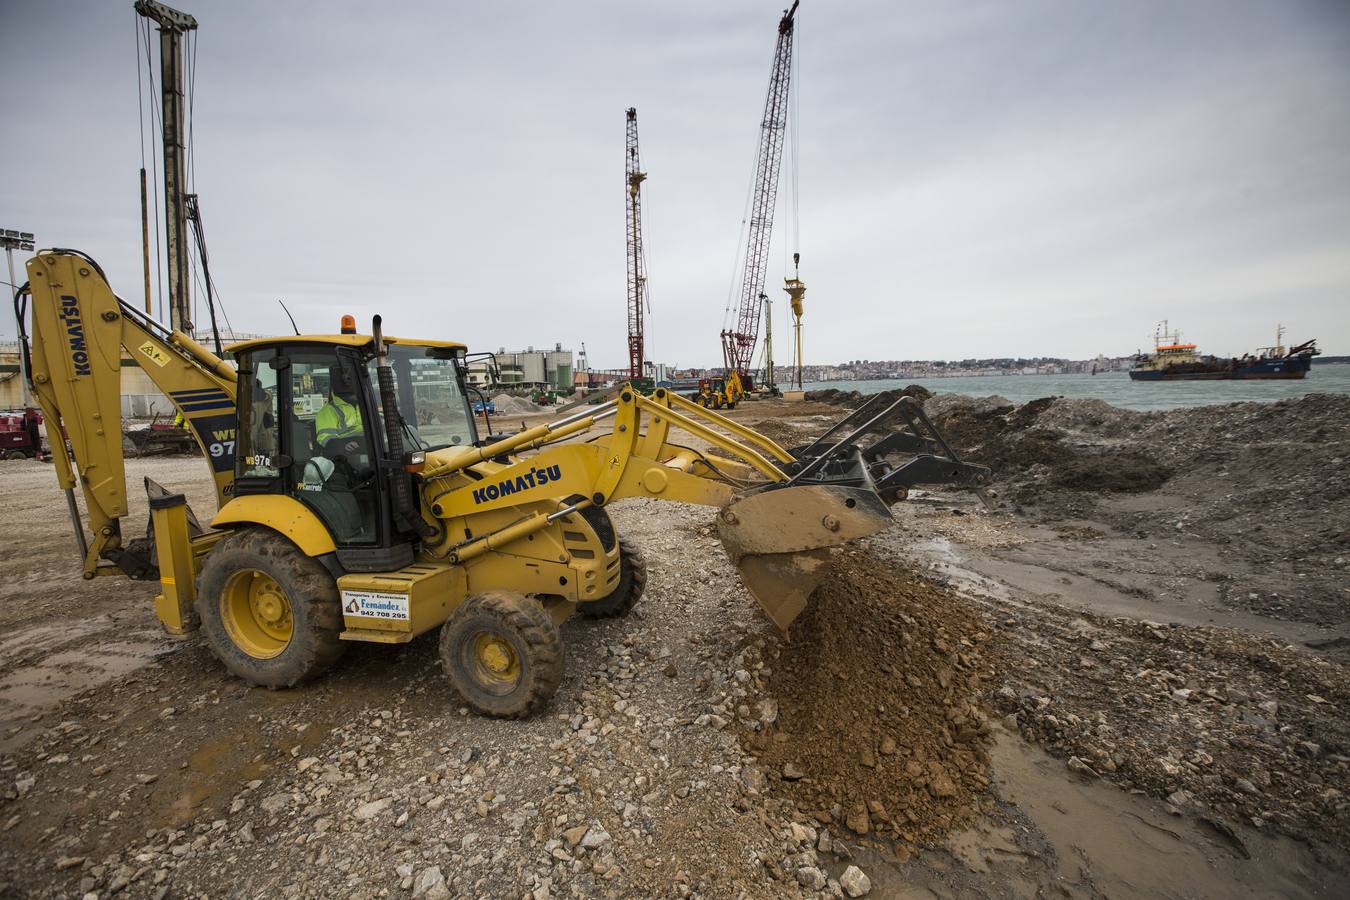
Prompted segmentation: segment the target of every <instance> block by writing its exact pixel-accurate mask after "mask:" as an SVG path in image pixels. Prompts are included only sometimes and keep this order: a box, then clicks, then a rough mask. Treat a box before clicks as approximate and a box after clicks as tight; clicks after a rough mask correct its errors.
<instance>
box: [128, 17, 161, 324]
mask: <svg viewBox="0 0 1350 900" xmlns="http://www.w3.org/2000/svg"><path fill="white" fill-rule="evenodd" d="M132 17H133V19H134V21H135V23H136V105H137V108H138V111H139V114H140V116H139V117H140V122H139V124H140V129H141V168H142V169H144V168H145V108H144V106H142V96H141V41H142V40H144V42H145V76H146V79H147V80H148V82H149V84H148V87H149V91H150V95H151V97H152V98H153V97H154V94H155V72H154V69H153V68H152V67H151V63H150V60H151V57H152V56H153V54H152V53H151V52H150V22H149V20H147V19H142V18H141V16H140V14H139V13H136V12H134V11H133V12H132ZM156 121H157V120H156V118H155V104H154V101H153V99H152V100H151V103H150V127H151V128H152V129H153V128H154V127H155V122H156ZM151 141H152V142H153V141H154V138H151ZM150 178H151V187H152V190H151V191H150V194H151V196H152V197H153V198H154V200H153V202H154V205H155V207H154V209H155V293H156V294H157V295H158V300H159V318H160V319H161V320H164V261H163V259H162V258H161V257H160V243H161V242H160V235H159V163H158V161H157V160H156V158H155V154H154V152H153V148H152V150H151V153H150Z"/></svg>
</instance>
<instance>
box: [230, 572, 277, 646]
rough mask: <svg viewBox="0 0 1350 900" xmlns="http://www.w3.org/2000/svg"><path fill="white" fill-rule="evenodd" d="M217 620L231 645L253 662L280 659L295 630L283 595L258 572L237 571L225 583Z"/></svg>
mask: <svg viewBox="0 0 1350 900" xmlns="http://www.w3.org/2000/svg"><path fill="white" fill-rule="evenodd" d="M220 618H221V621H222V622H224V623H225V632H226V633H227V634H228V635H229V636H230V640H231V641H233V642H234V645H235V646H236V647H238V648H239V649H240V650H243V651H244V652H245V653H247V654H248V655H249V656H251V657H253V658H254V659H271V658H272V657H274V656H278V655H280V654H281V652H282V651H283V650H285V649H286V646H287V645H288V644H290V642H291V634H292V633H293V632H294V630H295V620H294V619H293V618H292V617H291V601H290V599H289V598H287V596H286V592H285V591H284V590H282V588H281V585H279V584H277V581H276V579H275V578H273V577H272V576H271V575H268V574H267V573H266V572H262V571H259V570H258V569H240V570H239V571H238V572H235V573H234V574H233V575H231V576H230V579H229V581H226V582H225V589H224V590H223V591H221V592H220Z"/></svg>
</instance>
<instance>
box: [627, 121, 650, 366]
mask: <svg viewBox="0 0 1350 900" xmlns="http://www.w3.org/2000/svg"><path fill="white" fill-rule="evenodd" d="M623 179H624V184H625V186H626V187H627V190H628V203H627V220H628V377H629V378H631V379H638V378H643V377H645V375H646V372H645V360H644V357H643V350H644V348H643V325H642V304H643V302H644V301H645V300H646V288H647V266H646V261H645V260H644V259H643V256H642V182H643V181H645V180H646V179H647V173H646V172H643V171H642V166H641V164H640V161H639V158H638V130H637V110H636V109H635V108H633V107H629V108H628V131H627V152H626V153H625V154H624V172H623Z"/></svg>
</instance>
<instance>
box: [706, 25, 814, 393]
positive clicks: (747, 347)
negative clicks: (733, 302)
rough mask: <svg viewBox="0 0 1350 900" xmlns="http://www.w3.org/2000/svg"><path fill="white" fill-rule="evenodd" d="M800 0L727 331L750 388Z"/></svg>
mask: <svg viewBox="0 0 1350 900" xmlns="http://www.w3.org/2000/svg"><path fill="white" fill-rule="evenodd" d="M799 2H800V0H793V3H792V7H791V8H790V9H788V10H787V11H786V12H784V13H783V18H782V19H780V20H779V22H778V43H777V46H776V47H775V48H774V54H773V68H772V69H771V70H770V72H769V95H768V97H767V98H766V99H765V101H764V118H763V119H762V120H761V121H760V129H759V156H758V158H757V162H756V164H755V187H754V193H753V195H752V197H751V201H750V221H749V230H748V232H747V237H746V244H745V269H744V271H743V273H742V275H741V290H740V294H739V300H738V302H737V306H736V312H735V324H734V327H733V328H731V329H726V330H723V331H722V358H723V362H724V364H725V365H726V368H727V372H728V374H730V373H731V372H732V371H733V370H734V371H735V372H737V373H738V374H739V375H740V379H741V384H742V386H743V387H744V388H745V389H747V390H748V389H750V387H751V386H752V385H751V377H750V370H751V367H752V365H753V358H754V353H755V344H756V342H757V341H758V340H759V324H760V318H761V315H762V313H763V310H764V279H765V275H766V273H767V270H768V266H769V244H770V239H771V238H772V236H773V216H774V209H775V208H776V207H777V204H778V173H779V169H780V168H781V165H782V161H783V138H784V134H785V132H786V130H787V114H788V86H789V82H790V81H791V78H792V37H793V26H794V21H793V17H794V16H795V15H796V12H797V5H798V3H799Z"/></svg>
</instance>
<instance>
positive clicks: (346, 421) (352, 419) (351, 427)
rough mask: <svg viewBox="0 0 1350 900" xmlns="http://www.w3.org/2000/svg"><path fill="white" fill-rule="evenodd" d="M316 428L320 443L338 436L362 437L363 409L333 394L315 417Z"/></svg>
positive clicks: (316, 435)
mask: <svg viewBox="0 0 1350 900" xmlns="http://www.w3.org/2000/svg"><path fill="white" fill-rule="evenodd" d="M314 430H315V432H316V433H315V437H316V438H317V439H318V441H319V443H320V444H326V443H328V442H329V441H331V440H335V439H337V438H350V437H360V436H361V411H360V410H359V409H357V408H356V407H355V406H352V405H351V404H350V403H348V402H347V401H346V400H343V399H342V398H341V397H339V396H337V395H336V394H333V395H331V396H330V397H329V398H328V402H327V403H325V404H324V405H323V406H322V407H320V408H319V412H318V415H316V416H315V417H314Z"/></svg>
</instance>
